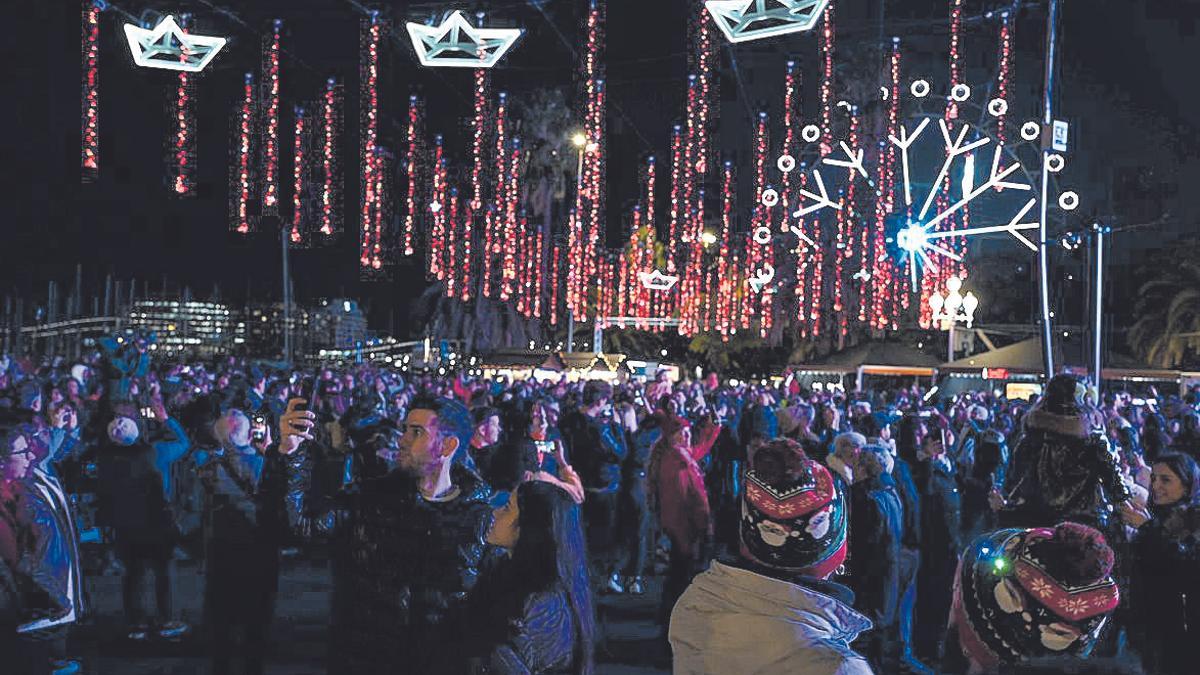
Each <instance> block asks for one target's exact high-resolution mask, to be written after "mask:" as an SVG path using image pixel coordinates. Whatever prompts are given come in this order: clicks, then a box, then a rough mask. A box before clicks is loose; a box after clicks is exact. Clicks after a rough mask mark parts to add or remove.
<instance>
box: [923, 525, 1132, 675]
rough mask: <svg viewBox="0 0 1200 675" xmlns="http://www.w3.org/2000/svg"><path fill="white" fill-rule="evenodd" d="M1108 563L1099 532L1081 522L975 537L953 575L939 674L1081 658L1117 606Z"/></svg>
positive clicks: (1106, 547) (1110, 558)
mask: <svg viewBox="0 0 1200 675" xmlns="http://www.w3.org/2000/svg"><path fill="white" fill-rule="evenodd" d="M1113 562H1114V554H1113V551H1112V549H1111V548H1110V547H1109V545H1108V542H1107V541H1106V540H1105V538H1104V535H1103V534H1101V533H1100V532H1099V531H1098V530H1096V529H1094V528H1091V527H1088V526H1087V525H1081V524H1079V523H1071V522H1065V523H1060V524H1058V525H1056V526H1055V527H1053V528H1033V529H1004V530H998V531H996V532H992V533H989V534H985V535H983V536H982V537H979V538H978V539H976V540H975V541H974V542H972V543H971V545H970V546H969V547H967V549H966V551H964V552H963V555H962V558H961V559H960V561H959V564H958V569H957V571H956V572H955V575H954V601H953V604H952V605H951V609H950V623H949V625H948V627H947V636H946V651H945V659H944V661H943V664H942V670H943V671H944V672H948V673H981V672H994V671H996V670H998V669H1001V668H1005V667H1009V666H1012V665H1014V664H1018V663H1020V662H1023V661H1028V660H1033V659H1040V658H1046V657H1053V656H1064V657H1066V656H1070V657H1075V658H1087V657H1088V656H1089V655H1090V654H1091V651H1092V648H1093V647H1094V646H1095V644H1096V641H1097V640H1098V639H1099V636H1100V633H1101V630H1102V629H1103V628H1104V626H1105V625H1106V623H1107V622H1108V618H1109V615H1110V614H1111V613H1112V611H1113V610H1114V609H1116V607H1117V605H1118V604H1119V602H1120V598H1121V594H1120V590H1119V589H1118V587H1117V584H1116V582H1115V581H1114V580H1113V578H1112V575H1111V573H1112V567H1113Z"/></svg>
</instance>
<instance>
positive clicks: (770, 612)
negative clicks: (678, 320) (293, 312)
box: [0, 334, 1200, 675]
mask: <svg viewBox="0 0 1200 675" xmlns="http://www.w3.org/2000/svg"><path fill="white" fill-rule="evenodd" d="M152 339H153V338H152V337H149V338H148V337H146V336H139V335H133V334H127V335H123V336H120V337H117V338H112V339H105V340H101V341H99V346H98V348H97V350H96V351H95V352H94V353H91V354H87V355H86V356H85V357H84V358H82V359H80V360H78V361H68V360H63V359H55V360H53V361H45V362H32V361H30V360H28V359H22V358H16V357H0V654H3V655H10V654H11V655H13V656H12V658H11V659H9V658H8V657H7V656H6V657H4V660H3V661H2V665H0V671H3V672H18V673H22V672H28V673H39V674H40V673H46V672H54V673H70V672H79V671H80V669H81V668H84V669H85V670H86V668H85V666H86V664H81V663H80V662H79V659H77V658H73V657H72V655H71V651H72V650H71V641H70V640H69V637H70V633H71V631H72V628H73V627H74V626H76V625H77V624H79V623H80V622H82V621H85V620H87V618H88V614H89V611H90V608H89V606H88V603H87V602H86V599H87V597H88V593H87V590H88V587H89V579H88V577H89V573H88V571H92V572H95V571H97V570H100V569H105V568H108V569H110V570H113V569H115V570H119V571H120V574H121V575H122V591H123V593H122V599H123V605H124V620H125V623H126V625H127V629H126V638H127V639H128V640H131V641H135V642H141V641H171V640H183V639H192V637H193V635H194V634H195V635H196V636H197V637H199V636H202V637H203V643H204V644H205V645H206V649H207V652H208V654H209V655H210V657H211V659H212V672H213V673H214V674H215V675H224V674H225V673H231V672H246V673H262V672H263V671H264V668H265V661H266V657H267V645H268V644H269V642H270V626H271V623H272V620H273V617H274V614H275V604H276V602H275V601H276V597H275V596H276V591H277V587H278V581H279V576H280V567H281V559H282V558H283V557H284V556H286V555H293V554H296V553H297V552H299V554H300V555H305V554H307V553H311V552H314V551H322V552H324V554H326V555H327V557H328V559H329V564H330V568H331V574H332V580H333V586H332V609H331V617H330V637H329V663H328V672H330V673H337V674H341V673H353V674H358V673H379V672H413V673H579V674H584V675H586V674H590V673H592V672H594V669H595V663H596V659H597V654H598V653H599V654H602V653H603V650H604V648H605V647H604V644H605V640H606V635H605V631H604V627H603V624H604V622H603V621H601V620H599V619H598V616H597V615H598V609H597V603H596V596H597V594H630V595H643V594H646V593H650V592H653V593H659V594H660V595H661V602H660V604H659V607H660V613H659V618H660V621H659V623H660V626H661V631H662V632H661V643H662V648H663V654H664V659H667V661H665V662H669V663H671V664H672V667H673V669H674V672H676V673H714V674H716V673H720V674H730V673H814V674H815V673H848V674H856V673H871V672H874V673H899V672H920V673H924V672H944V673H989V672H1084V671H1083V668H1084V667H1085V666H1086V667H1089V668H1095V669H1097V670H1094V671H1087V672H1146V673H1170V674H1174V673H1194V672H1196V665H1195V664H1196V663H1197V657H1198V656H1200V641H1197V642H1192V641H1191V638H1192V637H1196V636H1197V632H1195V631H1191V626H1197V627H1198V631H1200V469H1198V468H1197V459H1198V458H1200V390H1198V389H1197V388H1193V389H1192V390H1190V391H1188V392H1186V393H1184V394H1182V395H1179V394H1176V393H1170V394H1165V393H1164V394H1163V395H1160V394H1159V393H1158V392H1157V391H1152V392H1151V393H1150V395H1149V396H1144V397H1141V398H1137V399H1136V400H1135V398H1134V397H1133V396H1132V395H1131V394H1130V393H1129V392H1126V391H1122V390H1108V391H1102V392H1098V391H1096V390H1095V389H1090V388H1089V387H1088V386H1087V385H1086V384H1085V383H1084V382H1082V381H1079V380H1078V379H1076V378H1075V377H1073V376H1070V375H1058V376H1056V377H1054V378H1052V379H1051V380H1050V381H1049V382H1048V383H1046V385H1045V388H1044V390H1043V393H1042V394H1041V395H1039V396H1035V397H1034V398H1033V399H1032V400H1030V401H1022V400H1006V399H1005V398H1003V397H1000V396H998V395H996V394H995V392H987V391H981V392H967V393H963V394H959V395H955V396H953V397H949V398H947V397H942V396H938V395H937V392H936V390H935V391H929V390H926V389H923V388H918V387H915V386H913V387H907V388H901V387H896V388H886V387H880V388H877V389H873V390H870V391H859V392H846V391H841V390H824V391H812V390H808V389H806V388H804V387H803V386H801V384H800V383H799V382H798V381H795V380H793V379H791V378H788V379H785V380H784V381H782V382H781V383H779V384H778V385H774V386H765V385H757V384H753V383H739V384H737V385H736V386H734V385H732V384H731V383H730V382H729V381H725V382H722V381H721V379H720V378H718V377H717V375H716V374H711V375H709V376H708V377H707V378H705V379H701V380H686V381H680V382H671V381H669V380H668V378H667V376H666V373H665V372H661V373H659V374H658V375H657V376H655V377H654V378H653V379H651V380H649V381H645V382H643V381H634V380H631V381H620V382H606V381H599V380H592V381H580V382H569V381H566V380H565V379H563V380H550V381H534V380H515V381H513V380H509V379H506V378H503V377H501V378H497V379H478V378H472V377H468V376H467V375H466V374H465V373H464V372H458V373H451V374H448V375H445V376H437V375H429V374H405V375H402V374H401V373H399V372H398V371H397V370H394V369H391V368H380V367H376V366H369V365H349V366H346V367H340V368H330V367H324V368H315V369H312V368H289V367H279V366H277V365H276V366H272V365H271V364H264V363H250V362H246V361H243V360H238V359H233V358H229V359H224V360H221V361H209V362H197V361H181V360H178V359H170V358H164V359H159V358H152V355H154V354H155V352H153V351H151V350H149V349H148V344H149V342H150V340H152ZM88 551H91V552H92V553H88ZM95 556H98V557H99V560H98V561H97V560H89V559H90V558H91V557H95ZM186 559H192V560H196V561H199V562H200V563H201V564H202V569H203V571H204V575H205V597H204V618H203V622H202V626H195V627H193V626H189V625H187V624H186V623H184V622H183V621H181V617H180V616H179V615H178V614H177V613H176V611H175V609H174V604H173V598H172V591H173V586H172V583H171V579H172V574H173V570H174V567H175V565H176V564H177V563H178V562H179V561H180V560H186ZM151 576H152V577H153V578H154V585H153V589H154V593H153V597H154V603H153V607H152V608H149V607H146V606H144V605H143V602H142V587H143V585H145V583H146V582H147V581H148V579H149V577H151ZM1189 596H1191V598H1192V601H1191V602H1190V603H1189V601H1188V598H1189ZM10 664H11V665H12V666H13V668H14V670H10V669H9V666H10ZM397 669H399V670H397ZM1103 669H1108V670H1103Z"/></svg>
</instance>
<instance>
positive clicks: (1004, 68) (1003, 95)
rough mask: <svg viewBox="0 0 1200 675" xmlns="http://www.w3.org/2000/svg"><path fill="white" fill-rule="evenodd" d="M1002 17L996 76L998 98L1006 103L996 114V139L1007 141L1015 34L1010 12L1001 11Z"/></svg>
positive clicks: (1001, 141) (1002, 141)
mask: <svg viewBox="0 0 1200 675" xmlns="http://www.w3.org/2000/svg"><path fill="white" fill-rule="evenodd" d="M1000 18H1001V22H1000V69H999V70H1000V73H999V75H998V77H997V78H996V98H998V99H1000V100H1001V101H1004V105H1003V110H1002V111H1001V112H1000V114H999V115H997V116H996V139H997V140H998V141H999V142H1000V143H1005V142H1007V141H1008V136H1007V134H1008V105H1009V101H1008V88H1009V84H1010V83H1011V81H1012V67H1013V34H1012V18H1011V16H1010V15H1009V12H1007V11H1005V12H1001V14H1000Z"/></svg>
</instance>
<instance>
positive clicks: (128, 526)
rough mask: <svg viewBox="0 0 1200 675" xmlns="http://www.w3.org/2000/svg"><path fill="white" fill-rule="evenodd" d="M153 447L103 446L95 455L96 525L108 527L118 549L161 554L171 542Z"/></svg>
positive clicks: (168, 522)
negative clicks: (157, 550)
mask: <svg viewBox="0 0 1200 675" xmlns="http://www.w3.org/2000/svg"><path fill="white" fill-rule="evenodd" d="M155 460H156V453H155V450H154V447H153V446H151V445H150V444H148V443H140V442H139V443H135V444H133V445H129V446H121V445H116V444H113V443H106V444H104V445H103V446H101V448H100V449H99V451H98V452H97V457H96V473H97V480H96V485H97V493H98V494H97V497H98V498H99V502H100V503H99V513H98V517H97V522H98V523H99V524H101V525H105V526H108V527H111V528H112V529H113V535H114V537H115V541H116V543H117V544H118V545H119V546H125V547H135V548H137V549H139V550H147V549H149V548H157V549H159V550H160V551H162V552H164V553H165V551H167V550H169V549H170V547H171V545H172V543H173V537H172V524H171V518H170V515H169V513H168V510H167V500H166V498H165V496H164V495H163V477H162V474H161V473H160V472H159V470H158V467H157V464H156V461H155Z"/></svg>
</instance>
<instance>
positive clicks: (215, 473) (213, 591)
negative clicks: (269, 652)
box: [200, 410, 303, 674]
mask: <svg viewBox="0 0 1200 675" xmlns="http://www.w3.org/2000/svg"><path fill="white" fill-rule="evenodd" d="M249 428H250V421H249V420H248V419H247V418H246V416H245V414H244V413H242V412H241V411H240V410H230V411H228V412H227V413H226V414H225V415H224V416H222V417H221V419H220V420H218V422H217V429H216V430H215V433H216V435H217V437H218V438H219V439H221V441H222V446H221V447H218V448H216V449H215V450H214V451H212V452H211V453H207V454H206V456H204V458H203V459H202V464H201V466H200V480H201V483H202V484H203V486H204V492H205V500H204V501H205V503H204V542H205V546H204V548H205V556H206V563H205V566H206V569H207V579H206V583H205V588H204V603H205V621H206V623H207V625H208V627H209V629H210V630H211V632H212V644H211V650H212V654H211V656H212V664H213V672H214V673H226V672H230V667H231V662H232V660H233V657H234V656H235V651H239V652H240V653H239V654H238V655H240V656H242V657H244V659H245V672H246V673H248V674H253V673H262V672H263V666H264V657H265V655H266V646H267V630H268V629H269V627H270V625H271V619H272V617H273V615H274V613H275V593H276V590H277V588H278V583H279V549H280V548H281V547H282V546H283V545H284V543H285V542H286V540H287V536H288V533H289V532H290V531H291V530H292V529H294V527H295V523H294V522H293V521H289V516H291V515H293V514H294V510H293V509H288V508H285V501H286V502H287V503H288V504H292V503H296V502H298V501H299V493H300V489H301V487H302V486H303V483H302V482H301V481H300V480H298V478H299V474H298V472H296V469H298V467H299V462H300V461H301V460H302V457H300V456H287V457H285V456H283V455H282V454H280V453H278V452H272V451H269V448H270V446H271V435H270V433H269V432H268V433H267V434H266V435H265V436H264V437H263V438H262V440H252V439H251V437H250V433H249ZM285 464H286V465H291V466H285ZM289 469H292V471H289ZM289 481H290V483H289ZM239 628H241V629H244V642H243V644H242V645H241V647H240V650H238V649H237V648H235V645H234V632H235V630H237V629H239Z"/></svg>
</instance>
